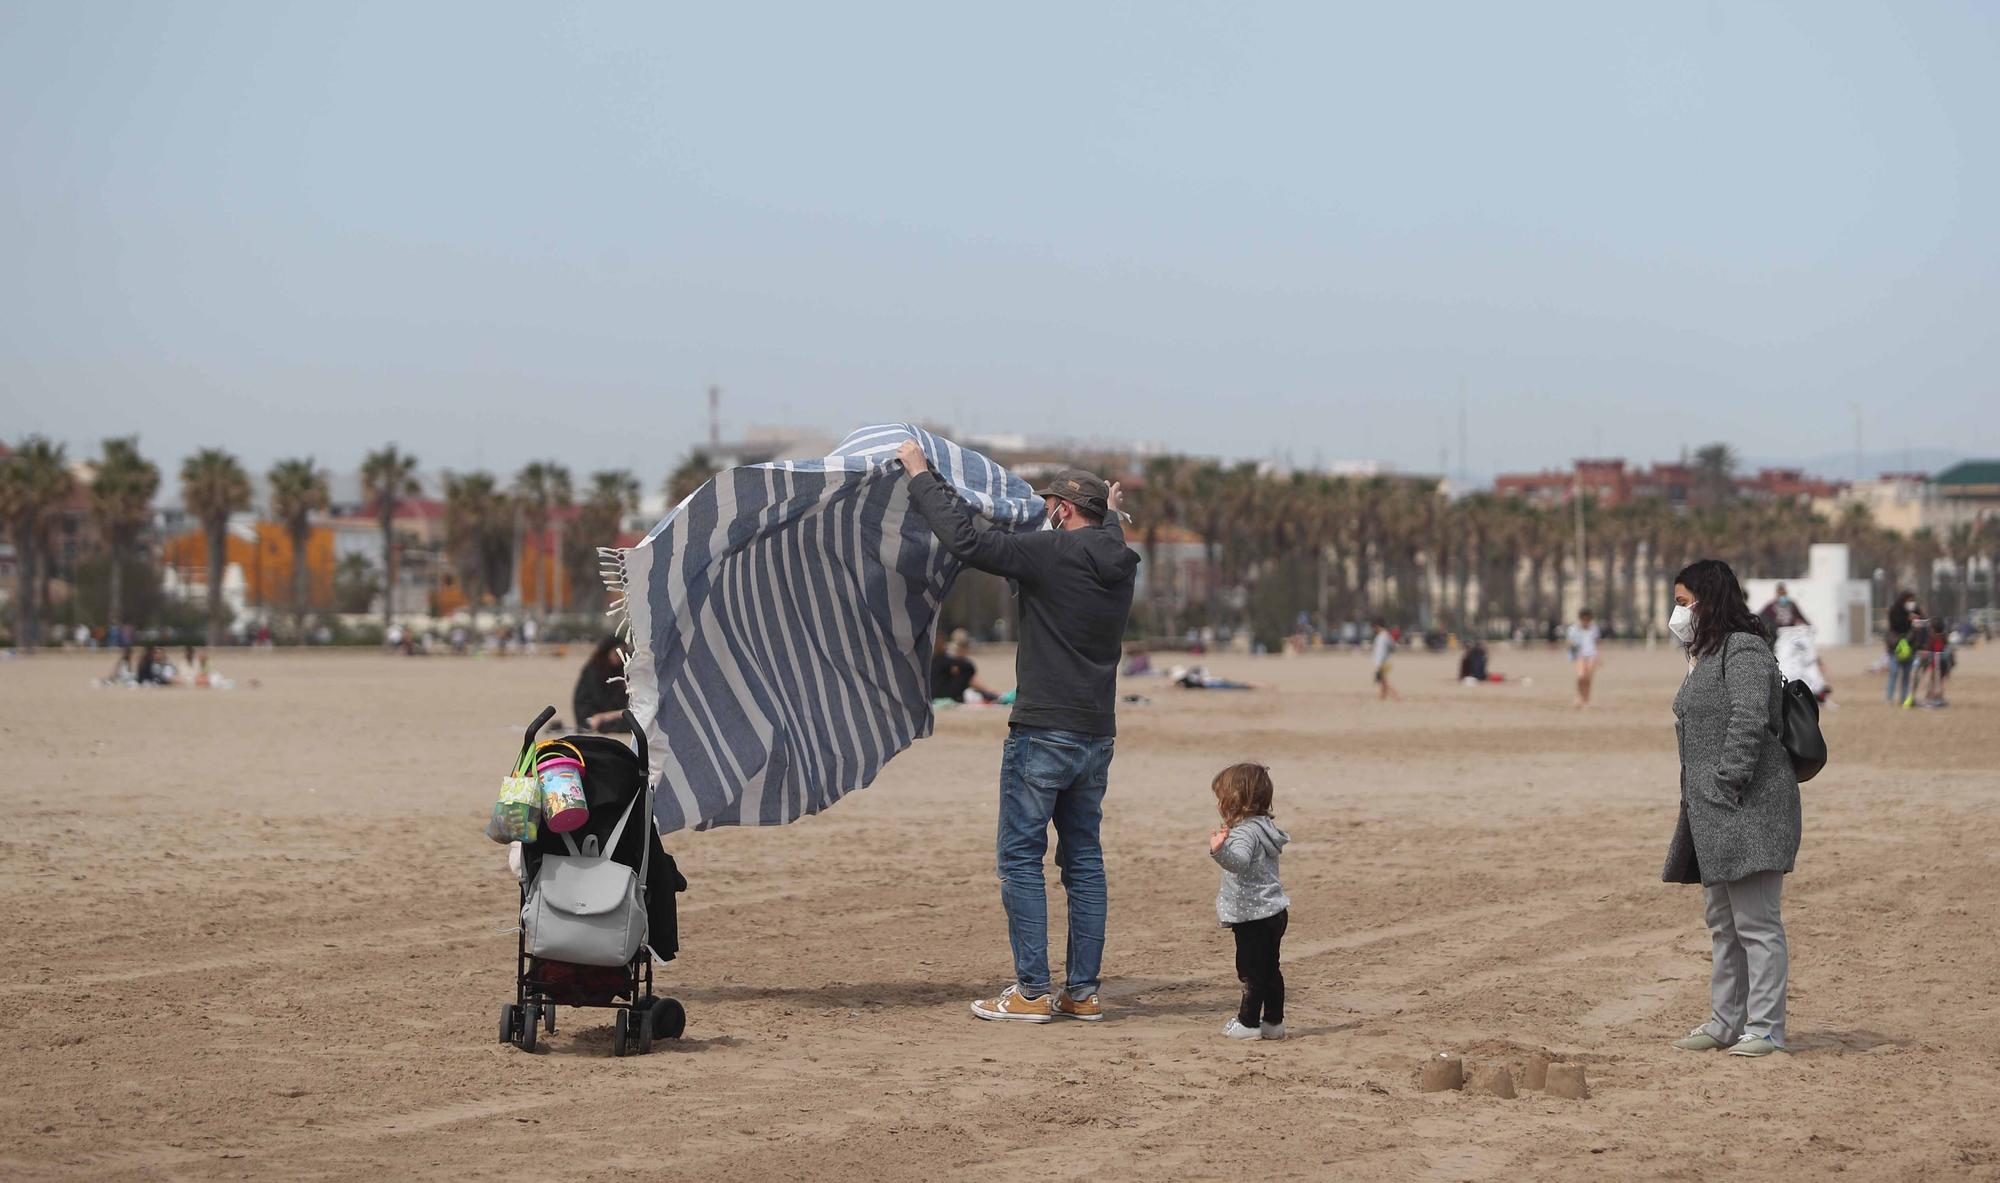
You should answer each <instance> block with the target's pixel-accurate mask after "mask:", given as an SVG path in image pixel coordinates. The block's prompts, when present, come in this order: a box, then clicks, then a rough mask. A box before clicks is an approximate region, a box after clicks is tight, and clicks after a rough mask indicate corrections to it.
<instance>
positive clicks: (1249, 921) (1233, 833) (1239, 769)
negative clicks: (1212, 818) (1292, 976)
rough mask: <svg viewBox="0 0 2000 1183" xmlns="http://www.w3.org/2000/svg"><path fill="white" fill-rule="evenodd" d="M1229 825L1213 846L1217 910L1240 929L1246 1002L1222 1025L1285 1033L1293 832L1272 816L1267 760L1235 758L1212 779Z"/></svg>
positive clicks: (1250, 1032)
mask: <svg viewBox="0 0 2000 1183" xmlns="http://www.w3.org/2000/svg"><path fill="white" fill-rule="evenodd" d="M1209 787H1210V788H1211V789H1213V790H1214V792H1215V805H1216V808H1217V809H1218V810H1219V811H1220V812H1221V814H1222V827H1221V828H1220V829H1218V830H1216V831H1215V832H1214V833H1213V834H1210V835H1209V836H1208V854H1209V857H1210V858H1212V859H1214V860H1215V861H1216V862H1218V863H1220V864H1222V889H1221V890H1220V891H1218V892H1217V893H1216V895H1215V917H1216V919H1217V920H1220V921H1221V922H1222V923H1223V924H1225V925H1227V926H1228V928H1229V930H1230V931H1231V932H1233V933H1234V934H1236V976H1237V978H1238V979H1239V980H1240V981H1242V983H1243V1006H1242V1007H1241V1009H1239V1010H1238V1011H1237V1012H1236V1017H1235V1018H1233V1019H1231V1020H1229V1024H1228V1025H1227V1026H1225V1027H1224V1028H1223V1029H1222V1033H1223V1034H1224V1035H1227V1036H1229V1037H1230V1038H1231V1039H1283V1038H1284V1037H1285V975H1284V974H1282V973H1280V972H1279V971H1278V944H1279V942H1280V941H1283V940H1284V939H1285V926H1286V925H1287V924H1288V923H1289V922H1290V920H1291V906H1292V901H1291V900H1290V899H1289V898H1287V897H1286V895H1285V889H1284V886H1283V885H1282V884H1280V883H1279V882H1278V852H1279V851H1281V850H1283V849H1284V847H1285V844H1286V843H1287V842H1290V841H1291V837H1290V836H1289V835H1287V834H1286V833H1285V832H1284V831H1283V830H1280V829H1279V828H1278V826H1277V823H1276V822H1273V821H1272V820H1271V791H1272V790H1271V772H1270V769H1268V768H1265V767H1264V766H1263V765H1262V764H1235V765H1231V766H1230V767H1228V768H1225V769H1223V770H1222V771H1221V772H1219V773H1217V774H1216V777H1215V781H1214V783H1213V784H1212V785H1210V786H1209Z"/></svg>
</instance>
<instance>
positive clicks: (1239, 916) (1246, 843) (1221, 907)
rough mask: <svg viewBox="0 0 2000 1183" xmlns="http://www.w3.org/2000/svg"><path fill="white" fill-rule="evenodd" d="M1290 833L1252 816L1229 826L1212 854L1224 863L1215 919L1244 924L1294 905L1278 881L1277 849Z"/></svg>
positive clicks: (1282, 845)
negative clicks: (1227, 832)
mask: <svg viewBox="0 0 2000 1183" xmlns="http://www.w3.org/2000/svg"><path fill="white" fill-rule="evenodd" d="M1291 840H1292V839H1291V836H1290V835H1288V834H1286V833H1285V832H1284V831H1283V830H1281V829H1279V828H1278V824H1277V823H1276V822H1274V821H1272V820H1271V819H1270V818H1268V817H1264V816H1261V815H1260V816H1258V817H1253V818H1250V819H1249V820H1247V821H1244V822H1242V823H1241V824H1239V825H1235V826H1231V827H1230V828H1229V837H1227V838H1225V839H1223V841H1222V845H1220V846H1218V847H1216V848H1215V850H1214V851H1213V852H1212V853H1211V854H1210V855H1209V857H1210V858H1213V859H1214V860H1215V861H1216V862H1218V863H1221V864H1222V890H1220V891H1218V892H1216V893H1215V918H1216V919H1217V920H1220V921H1221V922H1222V923H1224V924H1242V923H1244V922H1245V921H1248V920H1262V919H1264V918H1265V917H1267V916H1276V915H1277V914H1278V913H1280V912H1282V911H1284V910H1285V909H1286V908H1289V907H1291V906H1292V901H1291V898H1290V897H1288V896H1287V895H1285V889H1284V887H1283V886H1282V885H1281V884H1280V883H1279V882H1278V852H1279V851H1281V850H1283V849H1284V848H1285V843H1287V842H1290V841H1291Z"/></svg>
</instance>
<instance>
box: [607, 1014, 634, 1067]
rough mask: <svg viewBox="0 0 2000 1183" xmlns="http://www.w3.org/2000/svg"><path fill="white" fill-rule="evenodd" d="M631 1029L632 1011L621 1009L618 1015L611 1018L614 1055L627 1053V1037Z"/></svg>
mask: <svg viewBox="0 0 2000 1183" xmlns="http://www.w3.org/2000/svg"><path fill="white" fill-rule="evenodd" d="M631 1030H632V1012H631V1011H628V1010H621V1011H619V1012H618V1014H617V1016H616V1017H614V1018H613V1019H612V1020H611V1054H612V1055H614V1056H622V1055H624V1054H625V1037H626V1036H627V1035H628V1034H630V1033H631Z"/></svg>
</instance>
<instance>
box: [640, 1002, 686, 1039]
mask: <svg viewBox="0 0 2000 1183" xmlns="http://www.w3.org/2000/svg"><path fill="white" fill-rule="evenodd" d="M648 1018H649V1019H650V1020H651V1021H650V1022H648V1023H647V1026H648V1027H650V1028H652V1036H653V1038H654V1039H679V1038H680V1037H681V1033H682V1032H683V1031H686V1030H687V1022H688V1014H687V1008H686V1007H684V1006H682V1005H681V1003H680V999H678V998H657V999H654V1000H653V1009H652V1012H651V1014H650V1015H649V1016H648Z"/></svg>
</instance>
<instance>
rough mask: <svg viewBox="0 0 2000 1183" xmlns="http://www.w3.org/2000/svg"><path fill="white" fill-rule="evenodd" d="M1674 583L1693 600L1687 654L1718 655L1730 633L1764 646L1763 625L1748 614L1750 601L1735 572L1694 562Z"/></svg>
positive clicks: (1721, 565)
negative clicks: (1691, 626)
mask: <svg viewBox="0 0 2000 1183" xmlns="http://www.w3.org/2000/svg"><path fill="white" fill-rule="evenodd" d="M1674 582H1675V583H1678V584H1680V585H1681V586H1682V587H1684V588H1686V589H1688V593H1689V594H1690V595H1692V596H1694V644H1692V645H1689V646H1688V652H1689V653H1692V654H1694V655H1695V656H1696V657H1706V656H1708V655H1709V654H1711V653H1718V652H1720V651H1721V650H1722V647H1723V645H1725V644H1727V643H1728V641H1729V634H1730V633H1749V634H1750V635H1752V636H1754V637H1756V638H1757V639H1758V640H1760V641H1763V642H1764V643H1765V644H1767V645H1768V644H1770V642H1771V638H1770V637H1769V636H1767V635H1765V633H1764V621H1763V619H1762V618H1760V617H1759V616H1758V615H1757V614H1756V613H1755V612H1752V611H1750V602H1749V601H1750V597H1749V596H1748V594H1746V593H1745V592H1744V590H1743V585H1742V584H1740V583H1738V582H1736V572H1734V571H1731V570H1730V569H1729V564H1728V563H1725V562H1723V561H1722V560H1721V559H1697V560H1696V561H1694V562H1692V563H1689V564H1688V565H1687V566H1685V567H1683V568H1681V573H1680V574H1679V575H1676V576H1674Z"/></svg>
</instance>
